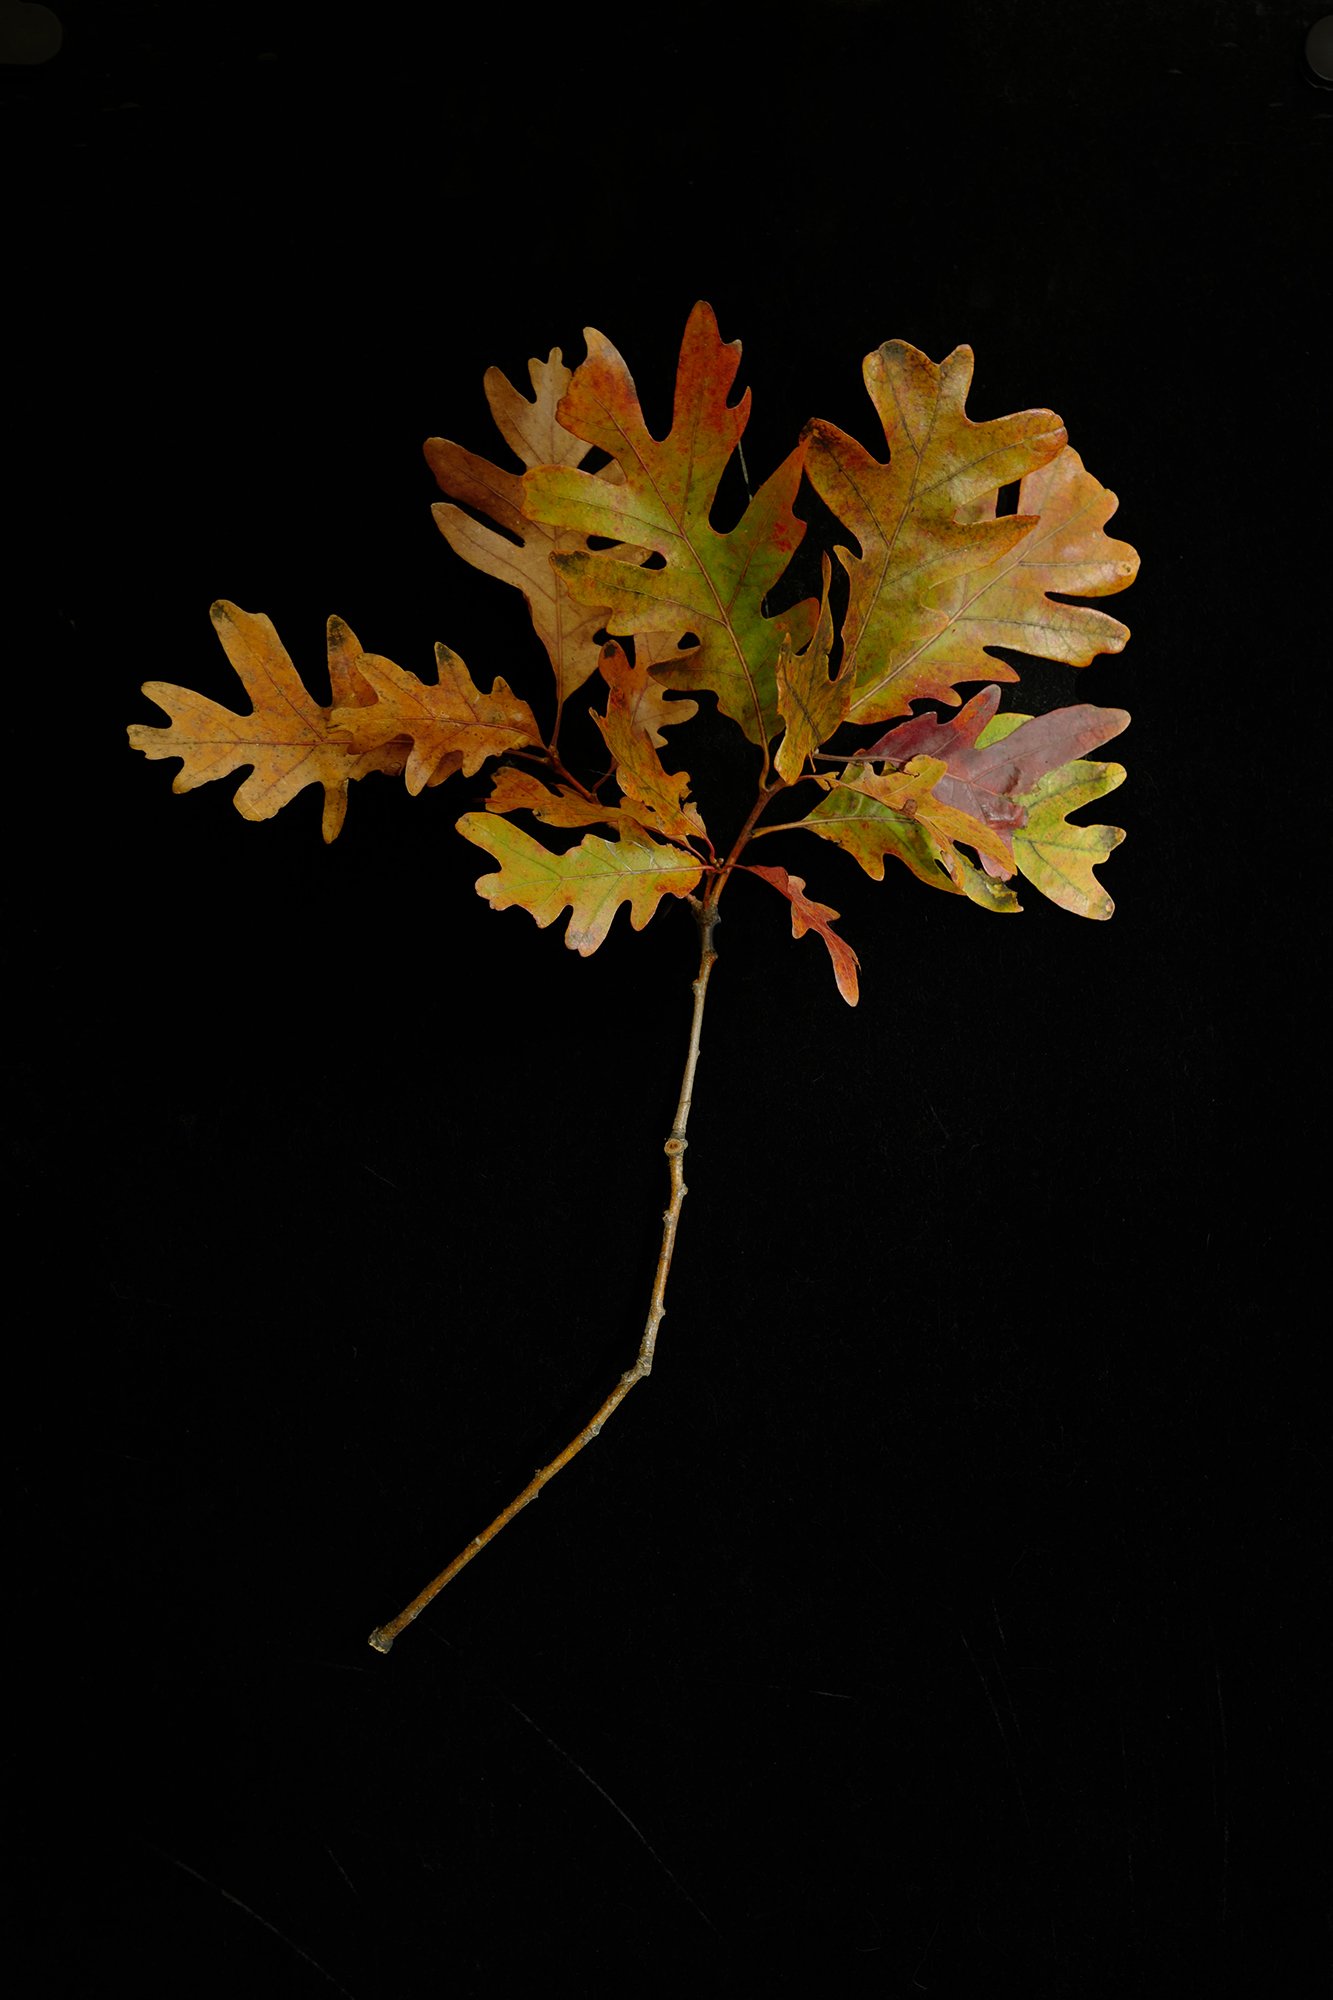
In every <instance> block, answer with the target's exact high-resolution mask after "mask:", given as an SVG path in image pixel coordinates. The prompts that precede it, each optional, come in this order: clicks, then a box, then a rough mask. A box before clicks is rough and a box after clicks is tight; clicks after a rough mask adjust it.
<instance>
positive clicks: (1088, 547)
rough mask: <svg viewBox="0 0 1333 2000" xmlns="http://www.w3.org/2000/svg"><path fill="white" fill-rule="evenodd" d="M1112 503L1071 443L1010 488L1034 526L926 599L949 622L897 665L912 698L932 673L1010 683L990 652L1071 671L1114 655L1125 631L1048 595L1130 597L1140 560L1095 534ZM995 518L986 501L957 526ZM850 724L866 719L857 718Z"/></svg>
mask: <svg viewBox="0 0 1333 2000" xmlns="http://www.w3.org/2000/svg"><path fill="white" fill-rule="evenodd" d="M1119 504H1120V503H1119V501H1118V500H1117V498H1116V496H1115V494H1114V493H1111V492H1109V491H1108V489H1107V488H1106V487H1105V486H1103V485H1102V484H1101V482H1100V480H1097V479H1094V478H1093V476H1092V474H1091V473H1090V472H1088V471H1086V470H1085V469H1084V465H1083V461H1082V459H1081V458H1080V457H1079V455H1078V453H1077V452H1076V451H1075V450H1074V449H1073V448H1072V446H1070V445H1066V446H1065V448H1064V450H1063V451H1061V452H1059V453H1057V455H1056V456H1055V457H1054V458H1053V459H1052V460H1051V461H1050V463H1049V464H1048V465H1043V466H1041V467H1039V468H1038V470H1037V471H1036V472H1029V473H1028V474H1027V475H1026V477H1025V478H1024V479H1023V481H1022V484H1021V485H1020V487H1019V489H1018V512H1019V515H1020V516H1022V517H1024V518H1026V519H1030V520H1033V521H1035V523H1036V525H1035V526H1034V527H1033V528H1032V529H1031V530H1030V531H1029V532H1028V533H1027V534H1026V535H1025V536H1024V537H1023V539H1022V541H1020V542H1018V543H1017V544H1016V545H1015V546H1014V547H1013V548H1011V549H1006V550H1005V551H1004V553H1003V554H1001V555H997V556H996V557H995V558H994V559H993V560H992V561H991V562H989V563H987V564H985V565H984V566H982V567H978V568H977V569H974V570H969V571H967V572H966V574H964V575H960V576H953V577H951V578H950V579H949V580H948V582H947V583H944V584H941V585H940V586H939V587H938V588H937V589H936V590H934V591H933V592H932V593H931V597H930V603H931V606H932V608H933V609H934V610H936V611H937V612H939V613H941V614H942V615H943V617H944V618H945V619H947V621H948V622H947V623H946V624H944V625H943V626H942V627H941V629H940V630H939V631H938V632H936V633H935V635H934V636H933V637H932V638H929V639H927V640H926V641H925V643H924V644H923V645H922V646H921V649H920V651H919V652H917V653H915V654H909V655H907V656H905V657H904V658H903V659H902V660H901V661H898V662H896V663H895V666H894V673H895V675H896V676H898V677H899V678H901V677H903V676H907V675H910V676H911V677H913V679H914V680H915V682H916V693H918V694H927V693H931V692H933V691H935V690H933V689H932V688H931V686H930V685H929V682H930V680H931V679H933V678H934V677H935V676H936V675H942V676H944V677H946V678H947V679H948V681H949V682H950V684H951V685H952V684H954V683H956V682H958V681H973V680H1006V681H1015V680H1017V679H1018V675H1017V673H1016V672H1015V671H1014V669H1013V668H1012V667H1011V666H1010V665H1009V664H1008V662H1007V661H1005V660H1001V659H997V658H996V656H995V655H994V654H993V653H989V652H987V651H986V648H987V647H988V646H1009V647H1011V648H1014V649H1016V650H1017V651H1019V652H1024V653H1034V654H1036V655H1038V656H1039V657H1040V658H1041V659H1046V660H1064V661H1065V662H1066V663H1067V664H1068V665H1069V666H1073V667H1086V666H1087V665H1088V664H1089V663H1090V661H1092V660H1094V659H1095V658H1096V657H1097V655H1098V654H1099V653H1118V652H1120V650H1121V649H1122V647H1123V646H1124V644H1125V641H1126V640H1127V639H1128V637H1129V627H1128V626H1127V625H1122V624H1121V623H1120V621H1119V619H1118V618H1111V617H1109V616H1108V615H1107V613H1106V612H1105V611H1098V610H1095V609H1094V608H1093V607H1092V606H1091V605H1087V604H1063V603H1060V602H1059V601H1058V600H1056V599H1054V598H1052V597H1051V596H1050V592H1051V591H1053V590H1058V591H1062V592H1064V593H1065V594H1066V595H1067V596H1071V597H1109V596H1110V595H1111V594H1112V593H1113V592H1115V591H1118V590H1126V589H1128V587H1129V585H1130V584H1131V583H1132V582H1133V581H1134V578H1135V577H1136V576H1137V574H1138V569H1139V558H1138V553H1137V551H1136V550H1135V549H1132V548H1131V547H1130V545H1129V543H1128V542H1117V541H1113V540H1112V539H1111V537H1110V536H1109V535H1106V534H1104V533H1103V532H1102V530H1103V528H1104V527H1105V524H1106V522H1107V521H1109V520H1110V518H1111V516H1112V514H1114V513H1115V510H1116V508H1117V507H1118V506H1119ZM994 518H995V494H994V493H989V494H987V495H986V497H985V499H984V500H978V501H977V502H975V503H974V505H973V506H972V507H970V508H963V509H961V510H960V512H959V519H960V521H963V522H974V521H975V522H984V521H993V520H994ZM860 699H861V700H863V701H864V699H865V694H864V691H863V692H862V695H861V697H860ZM948 699H949V700H951V701H956V700H957V699H958V697H957V696H956V695H953V694H950V695H949V697H948ZM872 705H873V704H872ZM899 712H900V711H899ZM854 719H855V720H858V721H868V720H870V719H871V717H870V716H869V715H868V714H865V713H863V712H861V711H859V710H858V711H857V712H856V713H855V715H854ZM873 719H874V720H876V721H878V720H880V719H881V717H880V714H879V713H878V712H877V713H876V715H875V717H874V718H873Z"/></svg>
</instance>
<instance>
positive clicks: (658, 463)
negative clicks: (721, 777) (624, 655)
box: [523, 301, 813, 744]
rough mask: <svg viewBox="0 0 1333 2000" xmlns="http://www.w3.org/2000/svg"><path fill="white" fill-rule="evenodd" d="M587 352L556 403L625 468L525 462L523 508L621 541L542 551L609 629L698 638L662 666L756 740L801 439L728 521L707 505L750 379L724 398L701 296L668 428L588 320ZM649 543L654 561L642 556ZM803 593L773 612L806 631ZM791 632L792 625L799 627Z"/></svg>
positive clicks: (727, 364) (728, 379)
mask: <svg viewBox="0 0 1333 2000" xmlns="http://www.w3.org/2000/svg"><path fill="white" fill-rule="evenodd" d="M585 337H586V339H587V343H588V357H587V359H586V361H584V362H583V363H582V365H581V366H580V367H579V368H578V369H577V370H576V371H575V373H574V377H573V379H572V381H571V383H570V386H569V388H568V390H567V391H566V393H565V395H564V397H563V398H562V400H561V403H560V408H559V416H560V422H561V423H562V424H563V425H564V426H565V428H566V429H567V430H570V431H573V432H574V433H575V434H576V436H578V437H580V438H584V439H586V441H587V442H588V443H589V444H591V445H596V446H597V447H598V448H599V449H600V450H602V451H605V452H607V453H608V454H609V455H610V457H611V458H612V459H613V460H614V461H615V463H616V464H617V465H618V466H619V467H620V469H621V471H622V472H623V474H624V478H623V481H622V482H621V483H619V484H613V483H612V482H611V481H609V480H607V479H606V478H599V477H595V476H593V475H590V474H588V473H586V472H582V471H579V470H577V469H576V468H574V467H571V466H543V467H539V468H538V469H536V470H534V471H532V472H529V473H527V474H526V475H525V477H524V481H523V487H524V497H523V511H524V513H525V514H526V515H527V517H528V518H529V519H530V520H532V521H534V522H544V523H546V524H547V525H548V526H550V527H553V528H563V529H566V530H571V531H574V532H577V533H579V534H581V535H585V536H590V535H596V536H601V537H604V538H606V539H607V540H609V541H611V542H614V543H617V544H619V545H620V546H619V547H616V548H610V549H605V550H597V551H585V552H583V553H570V554H558V555H555V556H553V557H552V563H553V566H554V568H555V569H556V571H557V572H558V573H559V575H560V576H561V577H563V579H564V580H565V582H566V583H567V584H568V586H569V588H570V591H571V592H572V594H573V595H574V596H575V597H576V598H577V599H578V601H579V602H580V603H581V604H586V605H589V606H601V607H605V623H606V625H607V628H608V630H610V631H611V632H614V633H617V634H634V633H640V632H656V633H662V634H669V635H670V636H671V638H672V639H673V640H676V641H679V640H680V639H682V638H684V636H685V635H686V634H687V633H693V634H694V635H695V636H696V637H697V639H698V641H699V643H698V646H697V647H696V648H695V649H694V650H693V651H691V653H690V654H689V655H688V656H687V657H686V658H685V659H683V660H679V661H677V662H676V663H675V664H672V665H669V666H668V667H667V668H666V669H665V670H663V671H662V672H661V673H660V674H659V678H664V679H666V678H667V677H668V676H669V684H670V685H671V686H673V687H679V688H708V689H710V690H711V691H712V692H713V693H715V694H716V695H717V698H718V705H719V706H720V708H721V709H722V712H723V713H724V714H725V715H729V716H730V717H732V719H733V720H734V721H736V722H739V723H740V725H741V727H742V728H743V729H744V730H745V732H746V734H747V736H749V737H750V738H751V740H752V741H753V742H756V743H765V744H766V743H767V742H768V740H769V738H770V737H771V736H773V735H774V734H775V733H776V730H777V727H778V714H777V683H776V668H777V656H778V648H779V645H780V642H781V636H782V626H781V625H779V624H778V623H776V622H775V621H774V620H772V619H770V618H768V617H766V616H765V615H764V611H763V603H764V599H765V596H766V595H767V593H768V591H769V590H770V589H771V588H772V586H773V585H774V584H775V583H776V582H777V581H778V579H779V577H780V576H781V575H782V573H783V571H784V570H785V569H786V567H787V564H788V562H789V560H790V558H791V556H792V555H793V553H794V552H795V550H796V549H797V548H798V547H799V545H800V542H801V539H802V537H803V536H804V534H805V525H804V523H803V522H801V521H799V520H798V519H797V518H796V515H795V514H794V513H793V512H792V502H793V500H794V499H795V497H796V490H797V487H798V485H799V484H800V478H801V468H802V463H803V458H804V447H803V446H799V445H798V447H797V449H796V450H795V451H794V452H792V453H791V454H790V456H789V457H788V458H786V459H785V460H784V461H783V463H782V465H780V466H779V467H778V469H777V471H776V472H775V473H773V474H772V475H771V477H770V478H769V479H768V480H767V481H766V482H765V484H764V485H763V486H762V487H761V488H760V490H759V491H758V492H757V493H756V494H755V496H754V498H753V499H752V500H751V502H750V504H749V506H748V507H747V508H746V510H745V513H744V514H743V515H742V517H741V519H740V521H739V522H738V523H737V524H736V526H735V527H734V528H733V529H731V530H730V531H729V532H728V533H726V534H722V533H719V531H718V530H717V529H716V528H714V527H713V525H712V520H711V515H712V510H713V505H714V502H715V500H716V497H717V489H718V482H719V480H720V479H721V477H722V474H723V471H724V470H725V468H726V466H727V464H728V462H729V460H730V458H731V455H732V453H733V451H734V450H735V448H736V446H737V444H738V442H739V440H740V436H741V433H742V431H743V430H744V429H745V424H746V419H747V417H748V416H749V410H750V396H749V391H748V390H747V391H746V393H745V394H744V395H743V396H742V397H741V399H740V400H739V402H737V403H734V404H729V403H728V402H727V395H728V393H729V391H730V389H731V386H732V384H733V382H734V381H735V379H736V370H737V368H738V367H739V366H740V343H739V342H738V341H736V342H732V343H730V344H724V343H723V341H722V340H721V338H720V336H719V334H718V328H717V320H716V318H715V317H714V314H713V309H712V307H711V306H709V305H707V304H706V303H704V302H702V301H701V302H700V303H699V304H698V305H696V306H695V308H694V310H693V312H692V313H691V314H690V317H689V321H688V324H687V325H686V328H685V337H684V340H683V342H682V345H681V351H680V365H679V369H678V372H677V377H676V394H675V403H674V408H673V413H672V423H671V429H670V431H669V433H668V434H667V436H666V437H665V438H664V439H658V438H654V437H653V436H652V435H651V433H650V432H649V430H648V426H647V423H646V421H645V419H644V415H643V411H642V409H641V407H640V405H639V398H638V394H637V391H636V390H635V387H634V383H633V380H632V378H631V376H630V373H629V370H628V368H627V367H626V366H625V363H624V361H623V359H622V358H621V356H620V354H619V353H618V352H617V351H616V349H615V348H614V347H613V346H612V345H611V343H610V341H608V340H607V339H606V338H605V336H604V335H602V334H600V333H598V332H597V331H596V329H595V328H593V327H589V328H588V329H587V330H586V335H585ZM644 549H647V550H649V551H651V552H652V556H655V557H656V559H657V560H656V563H654V562H653V561H652V559H651V557H650V559H649V560H648V561H647V562H645V561H644V560H643V559H642V553H641V552H642V551H643V550H644ZM812 616H813V607H812V606H810V605H806V606H805V607H802V608H798V609H796V610H794V611H789V612H787V613H785V614H784V617H785V620H786V622H787V624H788V625H790V626H792V627H793V628H796V629H798V630H799V629H800V627H801V622H802V620H804V621H805V623H804V632H808V630H809V628H810V623H811V622H812ZM804 632H802V634H801V636H804Z"/></svg>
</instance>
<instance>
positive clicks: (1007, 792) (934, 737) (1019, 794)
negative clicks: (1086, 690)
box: [862, 687, 1129, 830]
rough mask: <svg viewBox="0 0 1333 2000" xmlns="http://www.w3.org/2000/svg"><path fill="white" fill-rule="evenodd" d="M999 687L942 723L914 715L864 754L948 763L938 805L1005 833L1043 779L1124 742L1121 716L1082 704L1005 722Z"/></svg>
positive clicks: (1013, 717) (1020, 821) (939, 787)
mask: <svg viewBox="0 0 1333 2000" xmlns="http://www.w3.org/2000/svg"><path fill="white" fill-rule="evenodd" d="M999 699H1000V690H999V688H998V687H989V688H983V689H982V690H981V692H980V694H976V695H973V697H972V699H971V701H969V702H968V703H967V704H966V705H965V706H964V707H963V708H961V709H959V711H958V713H957V715H955V716H951V717H950V718H949V720H948V721H947V722H940V720H939V719H938V717H937V716H936V714H935V712H934V710H933V709H927V711H926V712H925V714H924V715H914V716H913V717H912V719H911V721H910V722H904V723H900V724H899V726H898V728H896V729H891V730H890V731H889V732H888V734H887V735H885V736H881V737H879V738H878V739H877V740H876V742H874V743H873V744H871V746H870V748H869V749H868V750H866V751H865V752H863V753H862V754H863V755H864V756H865V758H866V760H867V761H871V760H874V761H876V762H878V760H879V759H880V758H884V759H886V760H888V761H889V762H891V763H893V764H898V765H901V764H903V763H905V762H906V761H907V759H909V758H912V757H917V756H925V757H938V758H940V759H942V760H943V763H944V766H945V775H944V776H943V777H942V778H941V779H940V781H939V783H938V784H937V785H936V787H935V796H936V798H938V799H940V800H942V801H943V802H944V803H945V804H947V805H951V806H956V807H957V808H958V809H959V811H961V812H965V813H971V814H972V815H973V817H974V818H976V819H980V820H983V821H984V822H985V823H986V824H987V825H988V826H993V827H996V828H998V829H1001V830H1003V829H1004V828H1007V827H1015V826H1021V825H1022V824H1023V821H1024V818H1025V816H1026V809H1025V807H1024V805H1023V803H1022V801H1023V799H1024V797H1025V795H1026V794H1027V793H1028V792H1030V791H1031V790H1032V788H1033V787H1034V786H1035V785H1036V783H1037V782H1038V780H1039V779H1041V778H1044V777H1045V776H1046V774H1047V772H1048V771H1055V770H1058V769H1059V768H1060V766H1061V765H1063V764H1068V763H1069V762H1070V761H1071V760H1072V759H1073V758H1075V757H1081V756H1082V755H1083V754H1084V752H1085V751H1088V750H1096V749H1098V748H1099V747H1100V745H1101V744H1103V743H1107V742H1109V741H1110V739H1111V737H1113V736H1118V735H1119V734H1120V732H1121V730H1122V729H1124V728H1126V727H1127V726H1128V723H1129V715H1128V713H1127V712H1126V711H1125V710H1124V709H1123V708H1096V707H1094V706H1093V705H1092V704H1091V703H1089V702H1079V703H1077V704H1075V705H1074V706H1073V707H1071V708H1056V709H1052V710H1051V712H1050V713H1049V714H1048V715H1038V716H1024V715H1014V714H1010V715H1001V716H997V715H996V713H995V710H996V708H997V706H998V704H999Z"/></svg>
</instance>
